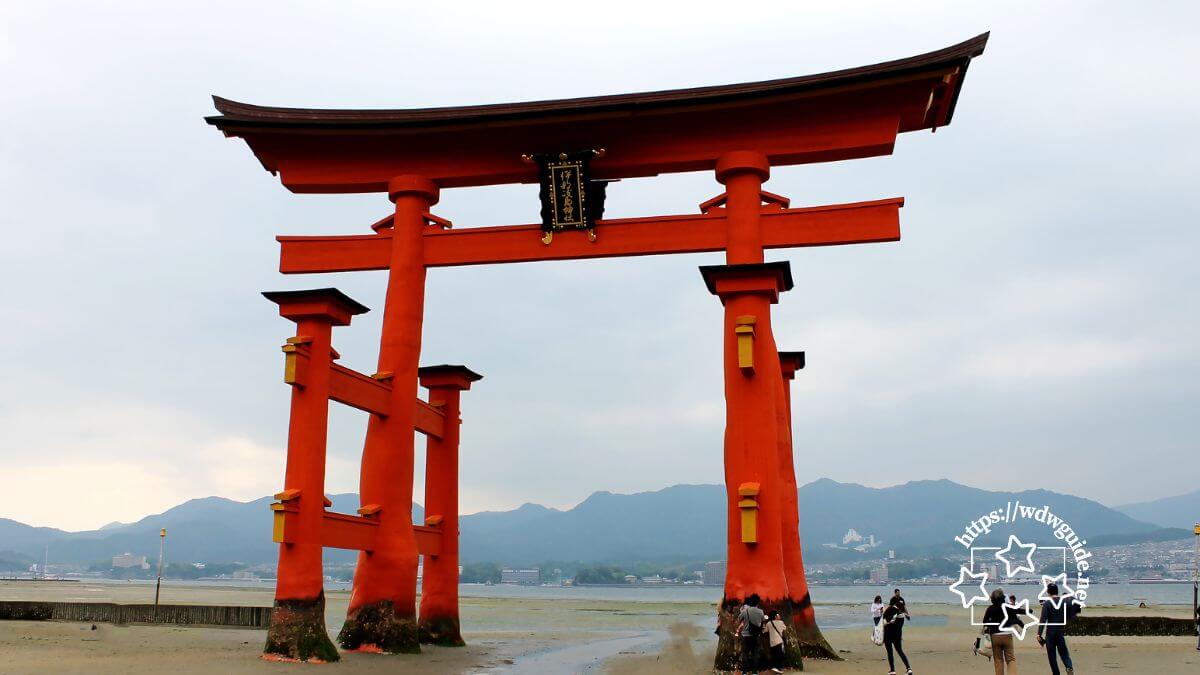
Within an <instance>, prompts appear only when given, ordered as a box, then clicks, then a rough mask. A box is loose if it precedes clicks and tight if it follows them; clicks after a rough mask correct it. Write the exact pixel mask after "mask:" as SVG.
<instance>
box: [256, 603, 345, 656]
mask: <svg viewBox="0 0 1200 675" xmlns="http://www.w3.org/2000/svg"><path fill="white" fill-rule="evenodd" d="M263 656H264V657H266V658H276V659H285V660H294V661H337V660H338V659H339V658H341V657H340V656H339V655H338V651H337V647H334V646H333V642H332V641H331V640H330V639H329V633H328V632H326V631H325V592H324V591H322V592H321V593H320V595H318V596H317V599H316V600H276V601H275V608H274V609H273V610H272V611H271V625H270V627H269V628H267V645H266V647H264V648H263Z"/></svg>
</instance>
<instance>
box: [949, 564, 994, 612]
mask: <svg viewBox="0 0 1200 675" xmlns="http://www.w3.org/2000/svg"><path fill="white" fill-rule="evenodd" d="M967 577H970V578H971V579H973V580H975V581H978V582H979V595H972V596H971V598H970V599H967V594H966V593H964V592H962V591H961V590H959V587H960V586H962V585H963V584H965V583H967ZM986 584H987V572H980V573H979V574H975V573H973V572H972V571H971V570H969V569H967V568H965V567H959V568H958V581H956V582H954V583H952V584H950V592H951V593H954V594H955V595H957V596H958V599H959V601H961V602H962V606H963V609H966V608H968V607H970V606H971V605H972V604H973V603H974V602H975V601H976V600H978V601H980V602H987V599H988V593H987V589H986V588H984V586H985V585H986ZM970 589H971V591H972V592H974V590H975V584H974V583H972V584H971V586H970Z"/></svg>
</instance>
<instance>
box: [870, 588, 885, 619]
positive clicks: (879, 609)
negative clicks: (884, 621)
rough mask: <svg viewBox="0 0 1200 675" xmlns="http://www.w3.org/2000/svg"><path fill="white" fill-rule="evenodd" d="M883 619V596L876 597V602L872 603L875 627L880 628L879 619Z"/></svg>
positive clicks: (872, 617)
mask: <svg viewBox="0 0 1200 675" xmlns="http://www.w3.org/2000/svg"><path fill="white" fill-rule="evenodd" d="M882 617H883V596H882V595H877V596H875V601H874V602H872V603H871V621H873V622H874V623H875V625H876V626H878V625H879V619H881V618H882Z"/></svg>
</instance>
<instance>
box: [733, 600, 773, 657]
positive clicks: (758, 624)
mask: <svg viewBox="0 0 1200 675" xmlns="http://www.w3.org/2000/svg"><path fill="white" fill-rule="evenodd" d="M759 602H760V601H759V598H758V594H757V593H755V594H753V595H751V596H750V597H749V598H746V604H744V605H742V610H741V612H740V613H738V637H739V639H741V641H742V652H741V655H740V656H739V658H738V667H739V668H740V669H741V671H742V674H743V675H749V673H757V672H758V638H759V636H760V635H762V629H763V621H765V620H766V617H765V616H764V615H763V611H762V610H761V609H759V608H758V603H759Z"/></svg>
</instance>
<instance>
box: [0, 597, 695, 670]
mask: <svg viewBox="0 0 1200 675" xmlns="http://www.w3.org/2000/svg"><path fill="white" fill-rule="evenodd" d="M272 594H273V589H270V588H265V587H262V588H231V587H221V586H211V587H205V586H197V585H193V584H189V585H187V586H175V587H173V586H170V585H165V586H164V587H163V589H162V602H163V603H164V604H188V603H200V604H230V605H261V606H269V605H270V604H271V600H272ZM147 596H148V597H147ZM0 599H4V600H46V601H66V602H70V601H75V602H82V601H91V602H125V603H135V602H137V603H141V602H148V601H152V600H153V587H147V586H146V585H140V584H127V585H122V584H114V583H103V584H99V583H87V582H79V583H53V582H46V583H43V582H0ZM348 600H349V594H348V593H346V592H343V591H333V592H329V593H328V594H327V596H326V625H327V627H328V628H329V631H330V634H331V635H336V634H337V631H338V630H339V629H340V628H341V625H342V620H343V618H344V617H345V613H346V605H347V602H348ZM712 612H713V609H712V607H711V606H710V605H708V604H707V603H674V602H613V601H603V600H549V599H537V598H535V599H524V598H478V597H464V598H462V600H461V614H462V620H463V627H464V631H463V636H464V638H465V639H466V641H467V647H465V648H438V647H425V648H423V649H424V651H423V653H421V654H415V655H377V654H347V653H343V655H342V660H341V661H339V662H337V663H334V664H328V665H327V666H326V668H327V669H328V670H329V672H353V673H376V672H379V673H382V672H409V671H411V672H422V673H446V674H450V673H469V674H484V673H518V674H520V673H589V672H599V671H598V668H599V667H600V666H601V665H602V664H603V662H604V661H605V660H606V659H608V658H609V657H612V656H614V655H616V654H618V653H619V652H621V651H628V650H632V649H635V648H639V647H642V648H656V647H657V645H660V644H662V642H663V641H664V640H665V639H666V637H667V634H666V631H665V629H664V627H665V626H667V625H668V624H669V623H671V622H677V621H685V622H686V621H699V620H704V621H708V620H709V619H710V618H711V616H712ZM265 639H266V631H263V630H249V629H238V628H215V627H212V628H210V627H197V626H187V627H184V626H145V625H131V626H116V625H112V624H103V623H101V624H96V629H95V630H92V628H91V625H90V624H76V623H60V622H38V621H0V655H2V657H0V674H4V675H7V674H9V673H46V672H55V673H87V674H88V675H95V673H117V672H120V673H134V674H139V675H140V674H142V673H147V674H148V673H162V672H174V673H212V672H221V673H269V672H274V673H282V672H287V669H288V668H289V667H290V664H279V663H272V662H267V661H263V660H261V659H260V658H259V656H260V655H261V653H262V646H263V643H264V641H265Z"/></svg>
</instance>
